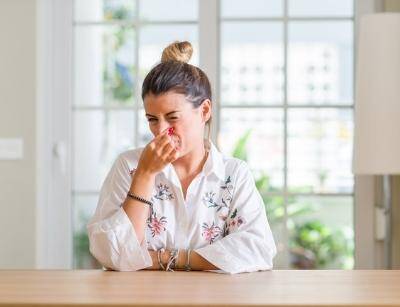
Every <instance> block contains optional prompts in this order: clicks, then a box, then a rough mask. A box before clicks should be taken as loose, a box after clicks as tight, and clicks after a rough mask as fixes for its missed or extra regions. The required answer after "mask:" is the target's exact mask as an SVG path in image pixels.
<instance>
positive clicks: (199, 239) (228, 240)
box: [87, 140, 276, 274]
mask: <svg viewBox="0 0 400 307" xmlns="http://www.w3.org/2000/svg"><path fill="white" fill-rule="evenodd" d="M205 142H206V146H208V148H209V149H210V151H209V155H208V158H207V160H206V162H205V164H204V167H203V170H202V171H201V172H200V173H199V174H198V175H197V176H196V177H195V178H194V179H193V181H192V182H191V183H190V185H189V187H188V189H187V193H186V199H184V196H183V192H182V187H181V184H180V181H179V178H178V176H177V174H176V172H175V169H174V167H173V166H172V164H171V163H169V164H168V165H167V166H166V167H165V168H164V169H163V170H162V171H161V172H160V173H158V174H157V175H156V178H155V186H154V189H153V196H152V197H151V200H152V201H153V204H154V205H153V208H154V213H153V216H152V219H151V220H150V219H148V220H147V227H146V231H145V239H144V240H143V241H142V244H141V245H140V244H139V241H138V239H137V237H136V233H135V230H134V227H133V226H132V223H131V221H130V219H129V217H128V216H127V215H126V213H125V210H124V209H123V208H122V203H123V202H124V200H125V198H126V194H127V192H128V190H129V188H130V186H131V174H132V172H134V171H135V169H136V168H137V164H138V161H139V158H140V155H141V152H142V150H143V147H142V148H137V149H132V150H128V151H125V152H123V153H121V154H120V155H119V156H118V158H117V159H116V161H115V162H114V164H113V166H112V168H111V170H110V171H109V173H108V174H107V177H106V178H105V181H104V182H103V185H102V187H101V191H100V197H99V201H98V205H97V208H96V212H95V214H94V216H93V217H92V218H91V220H90V221H89V223H88V224H87V230H88V234H89V240H90V252H91V254H92V255H93V256H94V257H95V258H96V259H97V260H98V261H99V262H100V263H101V264H102V265H103V268H104V269H112V270H118V271H136V270H140V269H144V268H146V267H149V266H151V265H152V259H151V256H150V254H149V252H148V250H149V249H150V250H159V249H161V248H165V249H167V250H172V249H186V250H187V249H192V250H194V251H195V252H196V253H198V254H200V255H201V256H202V257H204V258H205V259H207V260H208V261H209V262H210V263H212V264H214V265H215V266H216V267H218V268H219V269H220V270H209V271H213V272H217V273H230V274H234V273H241V272H253V271H258V270H269V269H272V259H273V257H274V256H275V254H276V247H275V242H274V239H273V236H272V233H271V229H270V226H269V224H268V220H267V216H266V213H265V209H264V203H263V200H262V198H261V195H260V194H259V192H258V190H257V188H256V186H255V181H254V178H253V176H252V173H251V171H250V169H249V166H248V164H247V163H246V162H245V161H243V160H240V159H237V158H234V157H229V156H225V155H224V154H222V153H221V152H219V150H218V149H217V148H216V146H215V145H214V144H213V143H212V142H208V141H207V140H205Z"/></svg>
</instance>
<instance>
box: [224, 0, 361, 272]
mask: <svg viewBox="0 0 400 307" xmlns="http://www.w3.org/2000/svg"><path fill="white" fill-rule="evenodd" d="M353 10H354V9H353V2H352V1H350V0H343V1H315V0H300V1H298V0H287V1H283V0H282V1H278V0H274V1H272V0H271V1H266V0H250V1H245V2H243V1H232V0H222V1H221V8H220V31H221V33H220V37H221V43H220V44H221V50H220V84H221V89H220V90H221V94H220V97H221V99H220V100H221V110H220V114H221V115H220V131H219V139H218V140H219V144H220V145H221V149H222V150H223V151H224V152H226V153H228V154H234V155H236V156H237V157H239V158H242V159H245V160H247V161H248V163H249V165H250V167H251V168H252V169H253V173H254V176H255V179H256V183H257V186H258V189H259V191H260V193H261V194H262V196H263V199H264V202H265V205H266V210H267V213H268V217H269V221H270V224H271V226H272V229H273V233H274V236H275V238H276V241H277V247H278V255H277V257H276V258H275V266H276V267H280V268H288V267H291V268H352V267H353V262H354V259H353V249H354V247H353V245H354V239H353V202H354V190H353V185H354V178H353V176H352V174H351V154H352V134H353V53H354V51H353V49H354V47H353V45H354V44H353V24H354V12H353ZM238 122H240V123H241V124H240V125H237V123H238Z"/></svg>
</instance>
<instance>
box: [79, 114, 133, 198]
mask: <svg viewBox="0 0 400 307" xmlns="http://www.w3.org/2000/svg"><path fill="white" fill-rule="evenodd" d="M73 129H74V130H73V134H74V135H73V140H74V144H73V146H74V147H73V172H74V173H73V184H72V186H73V189H74V191H99V190H100V187H101V184H102V183H103V181H104V179H105V177H106V175H107V173H108V172H109V170H110V168H111V166H112V164H113V162H114V161H115V159H116V158H117V156H118V154H119V153H121V152H122V151H125V150H127V149H130V148H132V147H133V144H134V139H133V135H134V113H133V111H108V112H105V111H76V112H74V118H73Z"/></svg>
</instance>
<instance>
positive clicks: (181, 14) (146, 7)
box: [140, 0, 199, 21]
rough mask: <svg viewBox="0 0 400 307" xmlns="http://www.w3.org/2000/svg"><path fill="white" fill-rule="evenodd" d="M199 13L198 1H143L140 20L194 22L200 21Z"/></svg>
mask: <svg viewBox="0 0 400 307" xmlns="http://www.w3.org/2000/svg"><path fill="white" fill-rule="evenodd" d="M172 8H173V9H172ZM198 13H199V8H198V2H197V0H168V1H165V0H141V2H140V18H141V19H142V20H146V21H149V20H151V21H166V20H168V21H187V20H193V21H194V20H197V19H198Z"/></svg>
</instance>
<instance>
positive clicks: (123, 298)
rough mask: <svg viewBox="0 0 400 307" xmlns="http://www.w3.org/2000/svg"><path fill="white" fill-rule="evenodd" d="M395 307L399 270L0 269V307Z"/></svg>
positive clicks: (399, 300) (399, 297)
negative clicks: (197, 270)
mask: <svg viewBox="0 0 400 307" xmlns="http://www.w3.org/2000/svg"><path fill="white" fill-rule="evenodd" d="M11 304H12V305H14V306H33V305H45V304H47V305H56V306H100V305H101V306H158V305H160V306H172V305H173V306H176V305H180V306H250V305H251V306H256V305H257V306H360V305H362V306H384V305H386V306H400V271H372V270H371V271H328V270H326V271H294V270H293V271H290V270H288V271H278V270H277V271H266V272H257V273H242V274H236V275H225V274H217V273H210V272H163V271H138V272H114V271H102V270H75V271H68V270H66V271H63V270H60V271H59V270H29V271H25V270H0V306H9V305H11Z"/></svg>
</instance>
